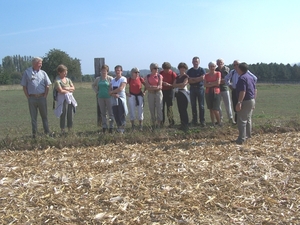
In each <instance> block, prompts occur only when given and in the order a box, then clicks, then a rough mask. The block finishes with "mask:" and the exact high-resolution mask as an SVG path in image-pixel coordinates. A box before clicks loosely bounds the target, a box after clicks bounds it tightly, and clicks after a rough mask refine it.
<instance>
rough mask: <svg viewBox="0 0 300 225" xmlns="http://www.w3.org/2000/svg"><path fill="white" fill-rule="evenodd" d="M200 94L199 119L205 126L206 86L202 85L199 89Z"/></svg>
mask: <svg viewBox="0 0 300 225" xmlns="http://www.w3.org/2000/svg"><path fill="white" fill-rule="evenodd" d="M198 93H199V96H198V103H199V119H200V123H201V125H202V126H205V117H204V98H205V91H204V87H200V89H199V92H198Z"/></svg>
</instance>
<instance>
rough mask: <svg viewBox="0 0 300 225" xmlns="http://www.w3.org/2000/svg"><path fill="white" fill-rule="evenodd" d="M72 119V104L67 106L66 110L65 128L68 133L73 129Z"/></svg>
mask: <svg viewBox="0 0 300 225" xmlns="http://www.w3.org/2000/svg"><path fill="white" fill-rule="evenodd" d="M73 118H74V106H73V105H72V104H68V108H67V127H68V130H69V131H70V130H71V129H72V127H73Z"/></svg>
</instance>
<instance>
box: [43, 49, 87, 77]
mask: <svg viewBox="0 0 300 225" xmlns="http://www.w3.org/2000/svg"><path fill="white" fill-rule="evenodd" d="M60 64H64V65H65V66H66V67H68V77H69V78H70V79H72V80H73V81H81V77H82V73H81V65H80V60H79V59H77V58H75V59H73V58H71V57H70V56H69V55H68V54H67V53H66V52H64V51H61V50H59V49H51V50H50V51H49V52H48V53H47V54H46V56H45V57H44V59H43V70H45V71H46V73H47V74H48V76H49V78H50V80H52V81H54V80H55V78H56V77H57V75H58V74H57V71H56V68H57V66H58V65H60Z"/></svg>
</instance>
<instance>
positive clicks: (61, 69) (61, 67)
mask: <svg viewBox="0 0 300 225" xmlns="http://www.w3.org/2000/svg"><path fill="white" fill-rule="evenodd" d="M56 71H57V72H58V74H59V76H60V78H64V77H66V76H67V74H68V68H67V67H66V66H65V65H63V64H60V65H59V66H58V67H57V68H56Z"/></svg>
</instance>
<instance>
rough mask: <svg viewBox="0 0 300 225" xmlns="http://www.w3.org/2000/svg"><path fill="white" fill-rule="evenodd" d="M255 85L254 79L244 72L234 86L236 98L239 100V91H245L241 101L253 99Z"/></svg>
mask: <svg viewBox="0 0 300 225" xmlns="http://www.w3.org/2000/svg"><path fill="white" fill-rule="evenodd" d="M255 83H256V82H255V80H254V78H253V77H252V76H251V75H250V73H249V72H246V73H245V74H243V75H241V76H240V77H239V80H238V82H237V84H236V95H237V98H239V94H240V92H241V91H245V97H244V99H243V101H247V100H251V99H254V98H255V89H256V86H255Z"/></svg>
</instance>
